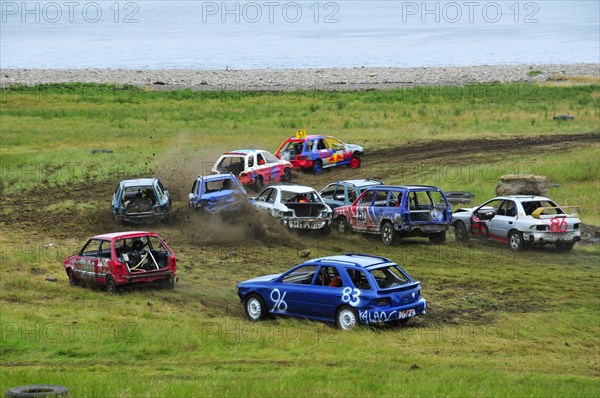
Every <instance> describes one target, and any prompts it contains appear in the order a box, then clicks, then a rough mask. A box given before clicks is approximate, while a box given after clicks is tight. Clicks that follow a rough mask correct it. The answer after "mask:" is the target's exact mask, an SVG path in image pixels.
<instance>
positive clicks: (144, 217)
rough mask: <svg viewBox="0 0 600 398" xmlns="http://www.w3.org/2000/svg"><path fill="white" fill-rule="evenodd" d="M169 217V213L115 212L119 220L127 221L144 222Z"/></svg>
mask: <svg viewBox="0 0 600 398" xmlns="http://www.w3.org/2000/svg"><path fill="white" fill-rule="evenodd" d="M167 218H169V213H147V214H146V213H145V214H135V215H131V214H115V219H116V220H117V221H124V222H127V223H143V222H148V221H156V220H166V219H167Z"/></svg>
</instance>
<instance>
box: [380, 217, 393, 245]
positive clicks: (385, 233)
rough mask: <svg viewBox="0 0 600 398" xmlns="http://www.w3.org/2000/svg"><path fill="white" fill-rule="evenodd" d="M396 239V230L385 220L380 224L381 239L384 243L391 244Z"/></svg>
mask: <svg viewBox="0 0 600 398" xmlns="http://www.w3.org/2000/svg"><path fill="white" fill-rule="evenodd" d="M395 240H396V231H394V226H393V225H392V223H391V222H389V221H386V222H384V223H383V225H382V226H381V241H382V242H383V243H384V244H385V245H391V244H393V243H394V241H395Z"/></svg>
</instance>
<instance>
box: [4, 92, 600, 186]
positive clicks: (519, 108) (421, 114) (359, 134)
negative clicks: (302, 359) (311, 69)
mask: <svg viewBox="0 0 600 398" xmlns="http://www.w3.org/2000/svg"><path fill="white" fill-rule="evenodd" d="M0 105H1V108H0V120H1V121H2V148H1V150H0V154H1V156H2V162H3V165H4V167H3V169H4V170H3V171H4V173H3V174H4V178H3V180H4V181H3V182H4V183H5V184H6V183H7V182H8V184H6V185H5V187H4V188H5V189H8V191H9V192H11V191H18V190H21V189H24V188H27V187H30V186H31V185H32V184H33V185H36V184H38V185H39V184H64V183H65V182H66V181H69V182H75V181H81V180H84V179H89V178H90V177H91V178H94V179H103V178H104V179H108V178H113V177H114V174H115V172H117V171H122V170H131V169H133V170H134V171H135V172H137V173H140V174H141V173H145V172H149V171H151V170H152V168H153V167H155V166H156V159H157V158H158V157H160V156H161V155H163V156H168V157H173V156H178V157H185V156H193V155H194V154H197V151H202V152H208V153H212V152H214V153H217V152H219V151H222V150H223V147H224V144H226V143H232V144H233V143H235V144H234V145H238V146H239V145H241V146H252V147H261V148H265V149H268V150H271V151H275V150H276V149H277V147H278V145H279V144H280V142H283V140H284V139H285V138H287V137H289V136H290V135H292V134H293V133H294V132H295V131H296V130H298V129H301V128H304V129H307V131H308V132H309V133H330V134H334V135H337V136H339V137H342V138H343V139H344V140H346V141H350V142H356V143H358V144H361V145H363V146H365V148H366V149H367V150H371V149H376V148H381V147H385V146H388V145H400V144H402V143H406V142H411V141H412V142H414V141H424V140H425V141H426V140H447V139H465V138H473V137H477V138H486V137H487V138H503V137H510V136H526V135H536V134H560V133H572V132H592V131H598V120H599V117H600V110H599V109H600V106H599V105H600V86H598V85H595V84H589V85H578V86H568V87H552V86H543V85H532V84H504V85H503V84H487V85H467V86H464V87H439V86H436V87H419V88H410V89H397V90H391V91H376V92H322V91H308V92H291V93H269V92H267V93H257V92H249V93H240V92H224V91H223V92H218V91H217V92H206V91H191V90H179V91H167V92H165V91H160V92H153V91H143V90H141V89H138V88H135V87H127V86H125V87H117V86H108V85H92V84H71V85H68V84H67V85H43V86H37V87H13V88H11V89H10V90H8V91H3V92H2V96H1V98H0ZM558 113H561V114H562V113H569V114H572V115H575V116H576V119H575V120H574V121H568V122H561V121H554V120H552V116H553V115H554V114H558ZM167 148H168V150H167ZM93 149H111V150H113V151H114V153H112V154H110V155H106V154H97V155H92V154H91V153H90V152H91V150H93ZM56 153H60V154H61V156H60V157H57V156H56ZM40 176H41V177H40ZM35 178H38V181H35ZM15 179H18V180H19V182H16V183H15V182H14V181H13V180H15ZM74 180H75V181H74Z"/></svg>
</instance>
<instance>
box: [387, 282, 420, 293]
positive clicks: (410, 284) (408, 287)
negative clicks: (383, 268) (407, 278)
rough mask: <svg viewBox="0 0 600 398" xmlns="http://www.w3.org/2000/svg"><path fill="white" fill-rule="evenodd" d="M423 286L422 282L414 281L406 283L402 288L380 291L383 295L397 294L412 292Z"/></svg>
mask: <svg viewBox="0 0 600 398" xmlns="http://www.w3.org/2000/svg"><path fill="white" fill-rule="evenodd" d="M420 285H421V282H419V281H414V282H408V283H405V284H404V285H402V286H395V287H389V288H386V289H378V290H379V291H380V292H381V293H388V294H389V293H395V292H403V291H405V290H412V289H414V288H417V287H419V286H420Z"/></svg>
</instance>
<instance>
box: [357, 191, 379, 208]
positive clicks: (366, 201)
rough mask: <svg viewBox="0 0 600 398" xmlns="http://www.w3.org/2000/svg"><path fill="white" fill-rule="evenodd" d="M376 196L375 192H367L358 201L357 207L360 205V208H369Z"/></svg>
mask: <svg viewBox="0 0 600 398" xmlns="http://www.w3.org/2000/svg"><path fill="white" fill-rule="evenodd" d="M374 196H375V191H367V192H365V194H364V195H363V196H362V197H361V198H360V200H359V201H358V203H357V205H359V206H369V205H371V202H372V201H373V197H374Z"/></svg>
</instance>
